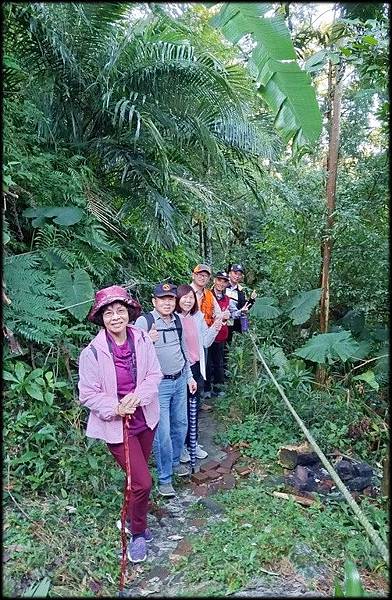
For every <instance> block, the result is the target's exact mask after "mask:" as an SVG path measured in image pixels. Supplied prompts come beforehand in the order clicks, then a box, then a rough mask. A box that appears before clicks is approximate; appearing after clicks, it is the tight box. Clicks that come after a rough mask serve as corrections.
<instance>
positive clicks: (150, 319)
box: [141, 312, 187, 362]
mask: <svg viewBox="0 0 392 600" xmlns="http://www.w3.org/2000/svg"><path fill="white" fill-rule="evenodd" d="M141 316H142V317H144V318H145V319H146V321H147V331H150V329H151V327H152V326H153V324H154V323H155V319H154V317H153V314H152V313H151V312H147V313H143V314H142V315H141ZM174 320H175V327H171V329H157V331H177V335H178V340H179V342H180V348H181V352H182V355H183V357H184V360H185V362H186V361H187V358H186V356H185V354H184V350H183V347H182V323H181V319H180V317H179V316H178V315H177V313H174ZM163 341H164V342H165V343H166V340H165V338H163Z"/></svg>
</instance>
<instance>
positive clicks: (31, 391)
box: [26, 383, 44, 401]
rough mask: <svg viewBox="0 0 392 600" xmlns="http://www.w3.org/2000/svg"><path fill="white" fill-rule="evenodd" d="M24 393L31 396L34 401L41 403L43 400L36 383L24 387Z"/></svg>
mask: <svg viewBox="0 0 392 600" xmlns="http://www.w3.org/2000/svg"><path fill="white" fill-rule="evenodd" d="M26 392H27V393H28V395H29V396H31V397H32V398H34V399H35V400H40V401H43V399H44V395H43V393H42V390H41V388H40V387H39V386H38V385H37V384H36V383H28V384H27V385H26Z"/></svg>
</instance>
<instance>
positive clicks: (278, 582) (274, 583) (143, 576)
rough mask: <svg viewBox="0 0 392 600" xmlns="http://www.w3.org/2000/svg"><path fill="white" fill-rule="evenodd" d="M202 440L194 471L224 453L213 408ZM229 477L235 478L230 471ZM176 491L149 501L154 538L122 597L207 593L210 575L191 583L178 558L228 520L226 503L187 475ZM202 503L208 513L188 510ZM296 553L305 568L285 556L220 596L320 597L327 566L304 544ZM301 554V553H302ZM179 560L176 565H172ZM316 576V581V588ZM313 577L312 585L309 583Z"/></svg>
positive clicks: (132, 568) (203, 419)
mask: <svg viewBox="0 0 392 600" xmlns="http://www.w3.org/2000/svg"><path fill="white" fill-rule="evenodd" d="M199 427H200V433H199V438H200V440H199V441H200V443H201V444H202V445H203V448H204V449H205V450H206V451H207V452H208V457H207V458H206V459H204V460H203V461H199V460H198V461H197V465H196V471H197V470H198V468H199V467H200V466H203V463H204V464H205V463H208V462H210V461H218V462H219V461H222V460H224V459H225V458H226V457H227V456H228V455H227V453H226V452H225V451H224V450H223V449H222V448H220V447H219V446H218V445H217V444H216V443H215V442H214V439H213V438H214V436H215V434H216V433H217V432H218V431H219V430H221V429H222V426H221V424H220V423H219V422H217V419H216V417H215V416H214V412H211V413H208V412H203V411H201V412H200V415H199ZM229 477H231V478H232V479H233V477H232V476H231V475H230V476H229ZM175 487H176V489H177V491H178V493H177V496H176V497H174V498H170V499H162V500H161V499H160V500H159V504H158V503H156V502H152V503H151V504H152V506H151V509H150V511H149V515H148V524H149V527H150V528H151V530H152V532H153V536H154V539H153V541H152V542H151V543H150V544H149V552H148V557H147V559H146V561H145V562H143V563H140V564H136V565H132V563H128V577H127V579H126V584H125V587H124V591H123V592H122V593H121V594H120V595H121V596H122V597H139V598H140V597H144V596H151V597H168V598H171V597H178V596H188V597H197V596H210V595H211V590H212V589H213V582H210V581H208V580H206V581H203V582H200V583H198V584H189V583H188V582H187V581H186V578H185V575H186V571H187V569H188V568H189V566H188V565H187V561H184V560H183V558H182V557H189V561H192V536H195V535H197V534H198V533H203V532H204V531H206V529H207V527H208V525H209V524H211V523H214V522H216V521H222V520H223V519H227V517H226V516H225V508H224V507H223V505H221V504H220V503H219V501H217V500H215V498H214V496H208V497H202V496H200V495H198V494H197V490H195V486H193V485H191V483H190V482H189V480H188V478H187V479H186V482H184V481H181V482H180V483H179V484H178V483H177V484H175ZM198 503H199V505H202V506H203V507H204V509H206V510H205V514H206V516H203V517H202V518H200V517H194V516H192V514H191V513H190V512H189V509H190V508H191V507H192V506H194V505H197V504H198ZM298 552H299V553H300V554H301V555H302V553H303V556H304V557H305V560H302V563H303V567H304V568H300V569H298V571H297V570H295V569H293V565H292V563H291V562H290V561H289V560H287V570H286V571H285V573H284V574H282V573H280V574H279V575H278V576H271V575H267V574H264V573H262V572H261V573H260V576H258V577H255V578H254V579H252V580H251V581H250V582H249V583H248V585H247V586H246V587H244V588H242V589H240V590H238V591H237V592H233V593H231V594H227V593H225V592H221V593H219V595H221V596H222V595H230V596H235V597H277V596H278V597H282V596H283V597H284V596H287V597H290V596H291V597H298V596H301V597H302V596H304V597H320V596H326V595H327V594H326V593H325V592H323V591H322V589H323V588H324V589H327V588H328V587H329V586H328V584H327V579H328V573H327V569H326V568H325V567H320V566H316V565H312V564H309V560H310V562H311V556H310V557H309V556H307V548H305V547H304V548H302V549H301V548H298ZM302 558H303V557H302ZM178 563H181V564H179V565H178V568H177V569H175V570H174V569H173V566H174V565H176V564H178ZM315 579H316V580H317V582H318V585H317V591H314V590H315V586H314V583H315ZM310 581H312V588H313V591H312V590H311V589H309V583H310Z"/></svg>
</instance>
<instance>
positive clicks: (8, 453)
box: [3, 3, 389, 595]
mask: <svg viewBox="0 0 392 600" xmlns="http://www.w3.org/2000/svg"><path fill="white" fill-rule="evenodd" d="M206 4H208V3H206ZM230 4H231V6H230V5H229V7H227V6H224V7H223V9H222V13H220V16H218V11H219V10H220V9H221V7H212V8H207V7H206V6H205V5H204V4H202V3H196V4H192V3H191V4H189V3H188V4H180V5H172V4H162V5H161V4H155V3H150V4H148V5H146V4H139V3H137V4H129V3H101V4H96V3H93V4H89V3H79V4H78V3H76V4H75V3H71V4H67V3H48V4H45V3H30V4H23V3H19V4H18V3H7V4H5V5H4V7H3V16H4V33H5V36H4V56H3V67H4V75H5V80H4V105H3V109H4V110H3V119H4V120H3V123H4V128H3V129H4V140H3V156H4V158H3V197H4V211H3V225H4V226H3V251H4V273H3V280H4V292H5V294H6V296H5V297H3V318H4V327H5V330H4V331H5V334H6V336H7V340H6V343H5V344H4V379H5V396H4V418H3V424H4V440H5V455H4V481H5V492H6V503H7V515H8V516H7V522H6V523H5V529H6V532H5V540H6V544H7V545H10V546H11V547H14V548H15V547H17V548H18V547H19V549H20V548H21V547H22V548H23V549H22V550H20V554H18V552H19V551H18V552H16V555H15V553H14V554H13V555H12V556H11V559H10V560H9V562H8V564H7V575H6V589H7V592H8V593H9V594H13V593H19V592H21V591H23V590H25V589H26V588H28V586H29V585H30V584H31V583H32V582H34V581H39V580H40V579H43V578H44V577H45V576H47V575H48V574H49V576H50V577H52V578H53V580H54V581H55V583H54V587H55V593H57V594H58V595H61V594H63V595H67V594H69V593H71V594H73V595H80V594H83V595H91V593H92V592H91V588H89V583H88V580H87V579H86V575H85V574H86V573H90V572H91V571H92V570H93V566H92V564H93V563H96V562H100V561H102V564H101V565H100V566H99V569H98V571H99V572H98V575H97V576H99V577H100V579H101V580H102V581H104V582H105V584H104V588H103V592H105V593H108V594H112V593H115V591H116V582H117V565H116V563H115V561H113V548H114V546H115V539H117V538H116V532H115V531H114V530H113V527H112V525H111V523H109V521H110V520H113V514H114V513H116V511H117V510H118V507H119V504H120V501H121V495H122V475H121V473H120V472H119V470H118V469H117V468H115V466H114V464H113V462H112V461H111V459H110V457H108V454H107V452H106V450H105V448H104V447H103V445H101V444H99V443H96V442H93V443H91V442H89V441H87V439H86V437H85V433H84V430H85V424H86V418H87V413H86V411H85V410H84V409H82V408H80V406H79V405H78V402H77V387H76V384H77V359H78V356H79V353H80V350H81V348H82V347H83V346H84V345H85V344H86V343H87V342H88V341H89V340H90V339H91V337H92V335H94V334H95V332H96V327H95V326H93V325H92V324H91V323H88V322H86V314H87V312H88V310H89V307H90V305H91V300H92V298H93V293H94V291H95V290H96V289H97V288H99V287H103V286H106V285H111V284H114V283H117V284H124V285H126V286H127V287H128V288H129V289H131V290H132V292H133V294H134V295H135V296H136V297H138V299H139V300H140V301H141V302H142V304H143V307H144V308H145V309H148V308H149V307H150V298H151V288H152V286H153V285H154V284H155V283H156V282H158V281H162V280H164V279H167V278H171V279H172V280H173V281H174V282H175V283H184V282H188V281H189V279H190V272H191V269H192V268H193V266H194V265H195V264H196V262H200V261H203V262H209V263H211V265H212V267H213V270H214V271H216V270H218V269H222V268H225V267H226V266H227V264H228V263H229V262H231V261H235V262H243V263H244V264H245V266H246V279H245V288H246V290H247V291H250V290H251V289H253V288H254V289H256V290H257V292H258V296H259V298H258V300H257V302H256V305H255V307H254V308H253V309H252V311H253V312H252V314H253V317H252V319H251V324H252V334H254V335H255V336H256V339H257V343H258V346H259V348H260V350H261V351H262V353H263V355H264V356H265V357H266V360H267V362H268V363H269V364H270V365H271V368H272V370H273V372H274V375H275V377H276V378H277V380H278V382H279V383H280V384H281V385H282V387H283V388H284V389H285V391H286V393H287V395H288V396H289V397H290V400H291V401H292V402H293V404H294V406H295V408H296V410H297V411H298V412H299V414H300V415H301V417H302V418H303V419H304V421H305V422H306V423H307V425H308V426H309V428H310V429H311V431H312V433H313V435H314V436H315V438H316V439H317V441H318V443H319V444H320V446H322V447H323V449H324V450H325V451H332V450H333V449H335V448H339V450H341V451H342V452H346V453H352V454H354V455H356V456H359V457H360V458H361V459H363V460H367V461H369V462H370V463H372V464H373V465H374V464H376V465H377V466H378V467H379V466H380V465H381V461H382V459H383V457H384V456H385V454H386V448H387V442H388V407H387V403H386V397H387V392H388V325H389V323H388V319H387V314H388V306H387V302H388V293H387V276H388V174H387V165H388V152H387V150H386V148H387V138H388V115H389V113H388V111H389V99H388V93H387V81H388V72H387V70H388V69H387V65H388V36H387V29H388V18H387V16H386V14H385V7H384V8H383V5H381V4H375V5H369V4H365V5H359V4H350V3H346V4H343V5H342V13H341V15H340V16H339V15H337V22H336V23H335V25H334V26H327V25H323V26H321V25H320V26H319V25H318V24H317V21H314V14H313V13H314V5H311V4H303V5H302V4H299V5H298V4H290V3H289V4H287V6H286V5H285V6H283V5H275V4H274V5H271V6H269V5H268V8H269V9H271V11H272V12H271V13H268V14H267V15H266V16H265V14H266V7H267V5H263V6H259V5H257V4H255V5H246V4H245V5H240V4H238V5H236V4H235V3H230ZM233 7H234V8H233ZM240 7H245V8H240ZM363 7H364V8H363ZM232 9H233V10H234V12H235V20H234V21H233V19H232V20H231V21H229V20H228V19H227V17H228V12H227V11H229V12H230V10H232ZM286 9H287V10H286ZM255 12H256V13H257V12H258V13H259V16H257V17H256V18H257V19H260V21H258V27H257V28H256V29H257V30H256V31H255V32H249V31H248V29H249V27H248V26H249V20H248V17H249V15H251V16H252V15H254V13H255ZM233 14H234V13H233ZM214 16H215V19H214V18H213V17H214ZM229 16H230V15H229ZM232 16H233V15H232ZM252 18H253V17H252ZM230 23H231V25H230ZM287 26H288V28H287ZM289 30H290V33H291V40H292V41H291V40H290V36H289V34H288V31H289ZM244 32H246V33H249V34H252V35H253V38H250V37H249V36H248V35H247V36H245V37H243V35H242V34H243V33H244ZM228 40H232V41H234V43H233V44H232V43H230V42H229V41H228ZM272 42H273V43H272ZM255 44H257V46H255ZM271 44H272V46H271ZM279 44H281V46H279ZM280 51H281V52H282V53H283V54H282V55H279V56H278V55H277V54H276V53H277V52H278V53H279V52H280ZM282 57H286V59H287V58H290V57H292V58H293V59H294V58H296V59H297V62H295V63H292V64H290V65H289V66H288V67H285V68H284V69H283V70H284V73H283V72H280V71H279V69H278V66H279V65H278V64H277V61H278V60H279V59H280V58H282ZM263 61H265V63H266V64H265V65H264V62H263ZM329 62H331V64H337V63H338V62H340V63H344V65H345V69H346V72H345V81H344V92H343V99H342V118H341V144H340V150H339V165H338V179H337V202H336V205H337V206H336V214H335V225H334V230H333V252H332V268H331V289H330V302H331V326H330V331H329V333H327V334H324V337H322V336H320V335H319V334H318V325H317V319H318V311H317V306H318V302H319V298H320V265H321V255H320V248H321V242H322V239H323V236H324V233H325V184H326V163H325V160H326V152H327V135H326V133H327V132H326V130H325V127H324V128H323V130H322V133H321V136H319V137H318V133H319V129H320V122H319V117H320V115H319V114H318V110H317V107H316V106H315V105H314V104H312V106H313V108H312V111H311V114H308V115H307V112H306V106H307V105H306V102H307V101H308V102H314V96H315V95H316V98H317V102H318V105H319V107H320V110H321V113H322V115H323V116H324V117H326V115H327V111H328V98H327V93H326V89H327V87H326V82H327V72H328V64H329ZM282 64H286V65H287V63H281V64H280V66H282ZM263 66H264V67H265V68H263ZM301 69H303V70H301ZM305 71H306V73H305ZM297 76H298V77H297ZM296 77H297V81H299V82H300V88H299V89H298V90H297V88H295V90H293V86H292V81H293V78H294V79H295V78H296ZM310 81H311V82H312V85H313V87H311V86H310V83H309V82H310ZM260 86H261V87H260ZM301 86H303V87H302V88H301ZM304 90H305V91H304ZM285 98H286V99H285ZM288 140H290V143H289V144H287V142H288ZM310 142H311V143H312V145H311V146H310V145H309V143H310ZM305 150H306V151H307V154H305V155H304V151H305ZM7 298H8V299H9V300H10V303H8V302H7ZM320 364H321V365H324V366H325V367H326V369H327V372H328V380H327V385H326V386H325V387H323V388H320V387H317V386H316V384H315V380H314V374H315V367H316V366H317V365H320ZM229 365H230V378H229V382H228V386H227V390H228V394H227V396H226V398H223V399H222V401H221V403H220V407H219V410H218V411H217V412H219V414H220V416H221V417H222V419H223V420H224V421H225V423H226V425H227V428H226V431H225V433H224V434H223V435H222V441H225V442H230V443H236V442H240V441H242V442H247V444H248V445H247V446H246V447H245V449H244V453H245V454H247V455H248V456H249V457H252V458H253V459H257V460H261V461H264V462H265V463H266V464H267V465H268V468H271V470H274V468H275V467H274V461H275V457H276V450H277V448H278V447H279V445H280V444H282V443H289V442H296V441H300V436H299V431H298V428H297V427H296V426H295V424H294V422H293V420H292V417H291V416H290V415H289V414H288V413H285V412H284V411H283V410H282V404H281V399H280V397H279V395H278V394H277V392H276V389H275V388H274V387H273V385H272V384H271V382H270V381H269V380H268V378H267V377H266V376H265V374H263V373H262V370H261V367H260V364H259V362H258V361H257V359H256V357H255V355H254V352H253V348H252V345H251V342H250V339H249V338H248V337H246V336H242V337H239V336H237V338H236V339H235V341H234V344H233V347H232V350H231V353H230V362H229ZM228 417H229V418H228ZM264 493H265V492H264V491H262V490H260V489H259V488H258V487H255V488H254V489H251V488H249V489H248V488H246V489H244V490H238V493H237V492H236V494H238V495H237V496H236V495H233V496H227V498H226V499H225V502H226V501H227V503H228V505H231V508H230V510H232V518H233V522H234V523H236V525H235V532H236V534H238V544H237V546H234V547H233V548H231V549H230V548H229V549H228V550H227V557H228V561H226V562H227V563H230V561H231V559H230V557H231V556H232V555H233V553H234V555H235V553H236V552H237V551H238V548H239V547H240V546H241V545H243V544H245V547H246V544H247V541H249V540H248V538H247V537H246V536H247V535H250V534H249V532H247V531H245V530H242V529H241V528H240V525H239V523H237V521H236V519H237V516H236V515H237V514H238V511H239V508H238V506H241V505H242V503H243V502H246V503H247V504H248V505H249V506H252V505H253V504H257V503H258V501H259V499H260V494H261V495H263V494H264ZM264 500H266V501H265V502H263V506H264V508H263V507H261V509H260V510H266V508H265V507H267V506H268V505H269V509H268V510H270V511H272V512H273V511H274V510H275V508H276V511H277V513H276V515H275V516H273V515H272V516H271V514H269V513H268V514H262V513H260V514H258V513H257V512H256V513H255V515H254V518H255V519H256V518H260V519H270V518H273V519H274V523H275V522H276V525H277V524H278V521H279V518H283V519H285V520H287V521H290V520H292V523H293V528H295V527H301V528H303V529H304V530H307V529H309V527H308V524H307V521H306V519H307V517H305V516H301V515H300V514H299V513H298V514H297V513H296V512H295V511H294V508H293V507H292V506H291V505H286V506H285V507H284V506H278V504H277V505H276V507H275V504H274V505H272V504H270V502H269V498H264ZM72 508H76V509H77V511H76V512H75V513H74V512H73V510H71V509H72ZM92 510H93V512H94V516H92V514H91V511H92ZM317 510H319V508H317ZM317 510H316V509H315V514H314V515H313V516H312V518H313V517H314V519H315V520H314V522H317V532H316V533H317V535H320V536H322V534H323V528H327V529H328V528H329V527H330V526H331V522H333V520H334V519H336V518H337V517H336V513H335V512H333V509H332V508H331V509H328V511H324V512H322V511H320V514H318V513H317ZM366 510H369V513H372V514H373V517H374V521H375V522H378V523H379V527H380V529H382V530H383V531H384V529H383V528H384V523H385V518H384V512H383V509H382V506H381V504H377V503H375V504H374V505H371V503H370V504H369V506H367V508H366ZM21 511H24V512H25V513H26V514H27V517H26V515H24V517H26V520H22V521H21V519H20V514H22V513H21ZM57 513H58V514H57ZM316 513H317V514H316ZM327 513H328V514H327ZM249 518H251V516H250V517H249ZM252 518H253V517H252ZM340 518H341V521H339V519H340ZM300 521H301V522H300ZM44 522H45V523H46V524H45V528H43V523H44ZM338 522H339V532H340V534H341V536H340V537H341V539H340V541H339V543H337V546H336V560H338V562H339V564H340V565H341V563H342V560H343V558H344V557H343V554H344V553H345V551H346V550H347V544H346V541H347V540H351V542H350V543H349V542H348V543H349V549H350V552H352V556H353V558H356V559H358V560H359V563H360V567H361V568H364V567H366V568H367V569H370V570H371V569H373V568H375V566H376V563H375V561H374V560H373V556H372V555H371V553H368V555H367V554H366V553H367V550H368V548H367V546H366V543H367V542H366V541H365V542H363V543H362V542H360V543H359V542H358V544H357V545H356V542H355V540H353V539H351V538H350V533H349V531H350V528H352V523H351V521H350V518H349V517H347V519H346V520H345V517H344V516H341V517H339V518H338ZM37 523H39V525H38V526H36V524H37ZM102 523H104V524H105V525H104V528H102ZM229 525H230V521H229V522H228V523H227V528H228V529H227V531H226V530H225V529H223V530H222V529H219V528H217V530H216V531H212V534H211V535H212V538H211V539H212V543H211V545H209V549H208V553H207V554H205V555H204V556H203V557H201V555H198V559H197V562H196V563H195V565H196V566H197V569H199V568H200V569H204V572H205V569H207V571H208V570H210V569H211V565H212V564H215V561H217V560H218V558H217V552H218V549H219V548H220V547H221V540H222V535H223V536H224V537H225V538H226V537H227V535H228V531H229V529H230V527H233V525H232V524H231V525H230V526H229ZM237 525H238V527H237ZM90 527H91V530H92V533H91V531H90ZM224 527H226V525H225V526H224ZM278 529H279V528H278ZM328 530H329V529H328ZM230 531H231V532H232V531H233V529H231V530H230ZM61 532H64V536H63V538H62V540H61V543H62V551H63V556H64V563H63V566H62V565H60V564H59V562H58V561H57V559H56V558H55V557H54V556H53V555H51V552H52V553H53V548H57V546H58V544H59V535H60V536H61V535H62V534H61ZM270 533H271V536H272V537H274V536H275V539H276V544H275V546H274V548H275V550H274V552H275V553H276V556H278V555H279V556H282V552H288V551H289V550H290V548H289V547H288V545H287V544H288V537H289V535H291V534H288V535H287V536H286V537H285V536H284V535H283V533H282V532H280V533H279V531H278V533H279V535H278V533H277V531H275V525H274V527H273V528H272V529H271V532H270ZM281 533H282V535H281ZM340 534H339V535H340ZM315 535H316V534H315ZM244 536H245V537H244ZM84 537H88V538H89V539H90V540H91V547H89V548H88V552H87V551H86V549H85V548H84V547H83V539H84ZM231 537H233V536H232V535H231ZM325 537H326V536H324V538H325ZM79 538H80V540H81V543H80V544H79V542H78V539H79ZM320 539H321V538H320ZM333 539H334V538H333V537H331V539H330V542H328V543H330V546H329V547H328V548H327V545H321V544H320V550H319V551H320V559H322V558H323V557H325V556H328V552H329V553H330V554H331V555H332V554H333V552H334V550H335V547H334V546H333ZM75 540H77V541H75ZM257 541H258V542H263V539H258V540H257ZM264 541H265V539H264ZM324 541H325V539H323V542H324ZM263 543H264V542H263ZM33 544H34V552H33V553H32V552H31V549H30V546H31V545H33ZM261 545H263V544H261ZM204 547H205V546H204ZM75 549H76V550H75ZM74 551H75V552H76V557H75V556H73V552H74ZM56 552H58V549H56ZM60 554H61V553H60ZM338 555H339V556H338ZM265 558H266V557H264V556H260V555H259V554H258V551H256V552H255V553H253V554H251V558H249V561H248V563H246V561H245V557H244V561H245V562H244V563H243V564H242V566H241V568H240V570H239V571H238V572H237V571H236V572H234V571H232V569H231V567H230V564H229V566H227V568H226V566H225V569H223V570H222V576H221V580H220V581H219V582H218V583H219V585H220V586H222V585H223V586H224V589H225V591H227V589H237V588H238V587H239V585H240V584H242V583H244V582H245V581H246V580H247V577H248V576H250V574H251V573H252V572H253V570H254V569H257V566H259V565H260V564H264V561H265ZM206 561H207V562H208V564H209V565H210V566H207V567H206ZM226 562H225V565H226ZM44 565H46V566H47V568H46V567H44ZM65 565H66V566H65ZM208 572H209V571H208ZM195 573H196V571H195ZM192 576H193V577H196V575H195V574H193V575H192V573H191V578H192ZM67 579H68V581H67ZM43 586H44V587H45V586H46V583H45V580H44V583H43ZM105 586H106V588H105ZM42 589H44V588H42Z"/></svg>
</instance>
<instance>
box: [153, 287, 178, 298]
mask: <svg viewBox="0 0 392 600" xmlns="http://www.w3.org/2000/svg"><path fill="white" fill-rule="evenodd" d="M153 296H155V297H156V298H163V296H173V298H176V296H177V286H176V285H173V284H172V283H158V285H156V286H155V287H154V291H153Z"/></svg>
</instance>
